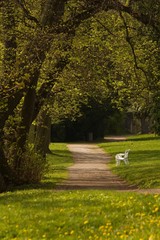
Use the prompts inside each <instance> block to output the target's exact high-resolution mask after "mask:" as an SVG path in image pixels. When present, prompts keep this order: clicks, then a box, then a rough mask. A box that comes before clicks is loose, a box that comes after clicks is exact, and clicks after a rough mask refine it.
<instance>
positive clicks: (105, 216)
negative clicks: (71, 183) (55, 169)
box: [0, 189, 160, 240]
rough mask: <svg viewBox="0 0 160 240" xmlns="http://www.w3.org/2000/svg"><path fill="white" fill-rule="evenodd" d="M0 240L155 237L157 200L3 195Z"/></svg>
mask: <svg viewBox="0 0 160 240" xmlns="http://www.w3.org/2000/svg"><path fill="white" fill-rule="evenodd" d="M0 205H1V211H0V219H1V221H0V229H1V231H0V239H56V240H58V239H73V240H76V239H83V240H86V239H93V240H95V239H135V240H136V239H149V237H151V236H152V238H150V239H157V240H158V239H159V238H160V230H159V229H160V211H159V210H160V209H159V208H160V196H158V195H140V194H136V193H118V192H107V191H91V190H90V191H85V190H84V191H61V192H59V191H53V190H52V191H48V190H42V189H41V190H30V191H29V190H27V191H17V192H12V193H5V194H1V196H0Z"/></svg>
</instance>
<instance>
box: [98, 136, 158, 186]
mask: <svg viewBox="0 0 160 240" xmlns="http://www.w3.org/2000/svg"><path fill="white" fill-rule="evenodd" d="M99 146H100V147H102V148H104V149H105V151H106V152H108V153H110V154H111V155H112V161H111V164H110V166H111V168H112V170H113V172H115V173H117V174H118V175H120V176H122V177H123V178H125V179H126V180H127V181H128V182H130V183H132V184H136V185H138V186H139V187H141V188H160V138H159V137H156V136H154V135H139V136H135V137H130V138H128V140H127V141H123V142H105V143H102V144H99ZM128 148H129V149H131V151H130V153H129V162H130V164H129V166H126V165H124V164H121V166H119V167H116V166H115V159H114V157H115V154H116V153H119V152H124V151H125V149H128Z"/></svg>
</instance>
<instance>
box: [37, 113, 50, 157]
mask: <svg viewBox="0 0 160 240" xmlns="http://www.w3.org/2000/svg"><path fill="white" fill-rule="evenodd" d="M50 134H51V118H50V116H49V115H48V113H47V109H45V110H42V111H41V112H40V114H39V116H38V119H37V126H36V137H35V151H36V152H38V153H40V154H41V155H42V156H43V157H45V156H46V153H47V152H48V151H49V144H50Z"/></svg>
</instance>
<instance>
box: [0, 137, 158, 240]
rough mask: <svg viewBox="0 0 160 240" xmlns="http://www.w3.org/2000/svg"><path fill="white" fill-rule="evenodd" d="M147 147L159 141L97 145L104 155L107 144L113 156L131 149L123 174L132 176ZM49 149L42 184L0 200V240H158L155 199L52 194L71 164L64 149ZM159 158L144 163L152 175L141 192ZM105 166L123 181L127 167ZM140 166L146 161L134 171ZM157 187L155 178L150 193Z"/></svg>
mask: <svg viewBox="0 0 160 240" xmlns="http://www.w3.org/2000/svg"><path fill="white" fill-rule="evenodd" d="M153 138H154V136H153ZM148 141H153V142H154V141H155V142H156V144H157V145H156V144H155V145H154V144H153V145H154V146H153V148H154V149H155V148H156V146H158V142H159V139H156V138H154V139H152V140H151V139H148V140H147V138H146V139H145V140H144V139H140V138H139V140H137V141H135V140H134V139H132V140H131V139H130V140H129V141H128V143H127V141H126V142H119V143H117V142H114V143H107V142H106V143H101V147H103V148H105V149H107V144H108V149H109V152H110V154H112V153H115V152H117V150H118V149H120V150H123V148H124V145H125V144H129V145H130V144H132V146H133V148H132V151H133V152H132V153H131V155H130V159H129V160H130V166H128V168H132V171H136V169H137V168H138V157H136V153H138V152H140V148H141V149H142V146H143V149H142V150H141V151H142V152H145V150H146V149H145V146H146V148H147V150H149V149H148V146H149V145H148ZM153 142H152V143H153ZM136 144H137V149H136ZM118 145H119V147H118ZM150 145H151V142H150ZM125 147H126V145H125ZM51 149H52V151H53V154H51V155H49V156H48V161H49V170H48V172H47V173H46V176H45V178H44V180H43V182H42V183H41V184H39V185H32V186H31V185H29V186H26V187H25V189H18V190H17V189H16V190H15V189H12V191H9V192H6V193H2V194H0V239H6V240H11V239H14V240H39V239H40V240H43V239H46V240H49V239H50V240H51V239H54V240H61V239H64V240H67V239H68V240H89V239H90V240H96V239H97V240H101V239H102V240H103V239H104V240H115V239H116V240H117V239H133V240H137V239H138V240H159V239H160V195H159V194H150V193H146V194H141V193H137V192H118V191H106V190H72V191H70V190H68V191H67V190H66V191H64V190H61V191H60V190H56V189H54V186H55V184H56V183H58V182H59V181H61V180H62V179H65V178H67V171H66V170H65V169H66V167H67V166H69V165H71V164H72V158H71V155H70V153H69V152H68V150H67V147H66V145H65V144H60V143H59V144H53V145H51ZM153 151H154V150H153ZM139 154H140V153H139ZM158 154H159V151H158V149H157V150H155V154H154V157H153V156H152V155H150V157H151V159H150V160H149V156H148V158H147V160H146V161H147V162H150V161H152V162H153V163H152V165H151V168H152V169H151V173H150V171H148V178H147V176H145V177H144V176H142V178H143V182H144V181H146V184H144V183H143V184H142V185H143V186H149V183H147V179H148V181H149V182H150V183H151V177H152V171H153V167H154V161H155V162H158V159H159V157H160V156H159V155H158ZM113 155H114V154H113ZM137 156H138V155H137ZM134 160H135V162H134ZM110 165H111V168H113V171H117V173H118V174H120V173H121V174H122V175H123V176H125V174H126V176H127V170H125V169H124V168H125V167H126V166H123V165H121V166H120V167H119V168H118V169H115V166H114V165H115V162H114V157H113V159H112V161H111V163H110ZM146 165H147V163H146ZM143 166H145V160H143V161H142V162H140V161H139V168H140V169H141V168H142V167H143ZM147 166H148V165H147ZM156 166H157V165H156V164H155V169H154V171H155V175H156V171H158V167H156ZM134 168H135V170H134ZM53 170H54V171H53ZM125 171H126V172H125ZM128 171H129V170H128ZM130 171H131V170H130ZM139 174H140V173H137V176H136V174H135V178H136V177H138V176H139ZM146 174H147V173H146ZM133 175H134V174H133ZM139 179H140V178H139ZM129 181H130V182H134V183H135V180H134V177H133V176H132V177H131V178H130V180H129ZM158 182H159V179H158V178H157V182H156V181H155V180H153V181H152V185H151V186H152V188H153V187H156V186H158Z"/></svg>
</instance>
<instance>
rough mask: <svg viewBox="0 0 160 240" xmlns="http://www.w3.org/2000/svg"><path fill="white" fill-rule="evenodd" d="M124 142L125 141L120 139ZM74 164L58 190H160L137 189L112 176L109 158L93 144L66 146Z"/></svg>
mask: <svg viewBox="0 0 160 240" xmlns="http://www.w3.org/2000/svg"><path fill="white" fill-rule="evenodd" d="M120 140H125V139H120ZM68 148H69V150H70V152H71V153H72V155H73V159H74V164H73V165H72V166H71V167H69V168H68V171H69V178H68V179H67V180H66V181H64V182H62V183H61V184H60V185H58V186H57V187H56V189H57V190H58V189H59V190H77V189H106V190H117V191H135V192H141V193H160V189H138V188H137V187H136V186H131V185H128V184H127V183H126V182H125V181H123V180H122V179H120V178H119V177H118V176H117V175H115V174H113V173H112V172H111V171H110V169H109V167H108V163H109V161H110V156H109V155H108V154H106V153H105V152H104V151H103V150H102V149H101V148H99V147H98V146H97V145H96V144H93V143H87V144H86V143H81V144H68Z"/></svg>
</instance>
